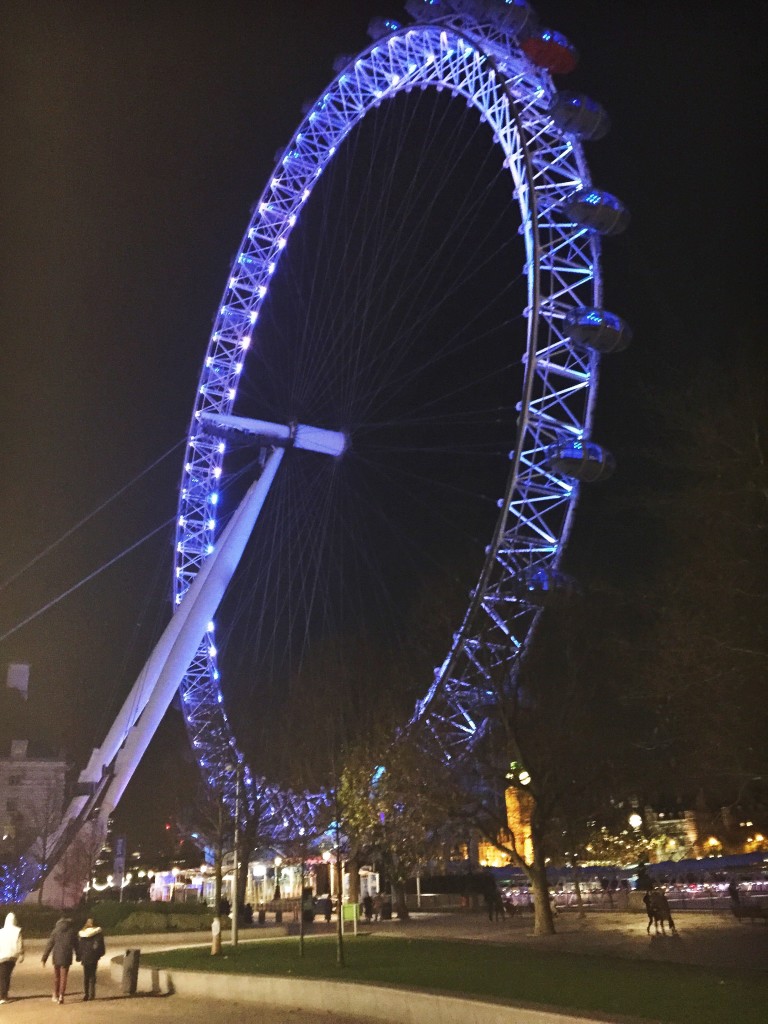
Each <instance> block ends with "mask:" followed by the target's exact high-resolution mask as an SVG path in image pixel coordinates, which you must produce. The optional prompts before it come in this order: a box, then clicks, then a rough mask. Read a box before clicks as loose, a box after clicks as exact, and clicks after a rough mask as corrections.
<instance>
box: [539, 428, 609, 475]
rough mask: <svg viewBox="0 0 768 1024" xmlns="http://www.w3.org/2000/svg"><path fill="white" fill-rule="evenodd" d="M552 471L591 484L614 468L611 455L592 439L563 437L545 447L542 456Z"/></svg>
mask: <svg viewBox="0 0 768 1024" xmlns="http://www.w3.org/2000/svg"><path fill="white" fill-rule="evenodd" d="M544 460H545V463H546V465H547V467H548V468H549V469H550V470H552V472H553V473H558V474H559V475H560V476H566V477H569V478H570V479H572V480H579V481H581V483H587V484H592V483H596V482H597V481H598V480H607V479H608V477H609V476H611V474H612V473H613V471H614V470H615V469H616V460H615V459H614V457H613V455H611V453H610V452H609V451H607V450H606V449H605V448H602V447H601V446H600V445H599V444H595V442H594V441H584V440H581V439H579V438H576V437H568V438H563V439H562V440H561V441H557V442H555V444H553V445H550V446H549V448H547V450H546V452H545V456H544Z"/></svg>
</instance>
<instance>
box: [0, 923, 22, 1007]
mask: <svg viewBox="0 0 768 1024" xmlns="http://www.w3.org/2000/svg"><path fill="white" fill-rule="evenodd" d="M23 960H24V940H23V939H22V937H21V928H19V925H18V922H17V921H16V915H15V914H14V913H9V914H7V915H6V918H5V924H4V925H3V927H2V928H0V1003H7V1002H8V990H9V988H10V987H11V975H12V974H13V968H14V967H15V966H16V961H18V962H19V963H22V962H23Z"/></svg>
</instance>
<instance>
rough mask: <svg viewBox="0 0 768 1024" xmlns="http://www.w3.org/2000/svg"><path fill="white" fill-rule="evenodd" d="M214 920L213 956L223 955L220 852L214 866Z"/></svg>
mask: <svg viewBox="0 0 768 1024" xmlns="http://www.w3.org/2000/svg"><path fill="white" fill-rule="evenodd" d="M213 919H214V921H217V922H218V925H219V927H218V928H215V929H214V930H213V933H212V938H211V956H220V955H221V856H220V855H219V853H218V851H217V854H216V860H215V862H214V865H213Z"/></svg>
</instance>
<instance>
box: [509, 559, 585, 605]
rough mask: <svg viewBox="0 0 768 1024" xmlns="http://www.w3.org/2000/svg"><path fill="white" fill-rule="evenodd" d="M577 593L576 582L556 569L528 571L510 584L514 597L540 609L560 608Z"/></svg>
mask: <svg viewBox="0 0 768 1024" xmlns="http://www.w3.org/2000/svg"><path fill="white" fill-rule="evenodd" d="M578 593H579V587H578V584H577V583H576V580H574V579H573V577H571V576H566V574H565V573H564V572H559V571H558V570H557V569H546V568H536V569H529V570H527V571H526V572H522V573H521V574H520V575H519V576H518V577H517V578H516V580H514V581H513V583H512V595H513V596H514V597H516V598H517V599H518V600H521V601H527V602H528V603H529V604H533V605H537V606H538V607H540V608H552V607H558V606H562V605H564V604H566V603H567V602H568V601H570V600H571V598H573V597H575V596H577V595H578Z"/></svg>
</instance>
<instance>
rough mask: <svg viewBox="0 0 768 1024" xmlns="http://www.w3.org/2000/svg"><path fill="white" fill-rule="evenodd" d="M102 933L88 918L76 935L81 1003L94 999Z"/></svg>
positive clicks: (101, 947)
mask: <svg viewBox="0 0 768 1024" xmlns="http://www.w3.org/2000/svg"><path fill="white" fill-rule="evenodd" d="M104 952H105V949H104V933H103V932H102V930H101V928H99V926H98V925H96V924H94V923H93V918H92V917H89V918H88V920H87V921H86V922H85V924H84V925H83V927H82V928H81V929H80V931H79V932H78V933H77V948H76V956H77V959H78V960H79V961H80V963H81V964H82V965H83V1001H84V1002H87V1001H88V1000H89V999H95V998H96V969H97V967H98V966H99V960H101V958H102V957H103V956H104Z"/></svg>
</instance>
